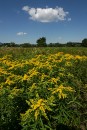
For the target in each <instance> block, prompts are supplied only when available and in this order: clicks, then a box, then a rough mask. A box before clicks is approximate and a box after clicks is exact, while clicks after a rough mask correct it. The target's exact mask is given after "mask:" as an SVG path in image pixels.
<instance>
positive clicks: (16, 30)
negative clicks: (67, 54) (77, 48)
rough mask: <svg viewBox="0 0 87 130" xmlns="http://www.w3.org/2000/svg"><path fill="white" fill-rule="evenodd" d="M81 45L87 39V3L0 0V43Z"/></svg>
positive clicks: (52, 0)
mask: <svg viewBox="0 0 87 130" xmlns="http://www.w3.org/2000/svg"><path fill="white" fill-rule="evenodd" d="M40 37H46V39H47V43H50V42H53V43H54V42H60V43H66V42H68V41H76V42H81V41H82V39H84V38H87V0H0V42H15V43H18V44H19V43H24V42H29V43H33V44H35V43H36V40H37V39H38V38H40Z"/></svg>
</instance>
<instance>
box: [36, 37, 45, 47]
mask: <svg viewBox="0 0 87 130" xmlns="http://www.w3.org/2000/svg"><path fill="white" fill-rule="evenodd" d="M36 42H37V46H38V47H46V46H47V44H46V38H45V37H42V38H39V39H38V40H37V41H36Z"/></svg>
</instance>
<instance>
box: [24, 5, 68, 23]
mask: <svg viewBox="0 0 87 130" xmlns="http://www.w3.org/2000/svg"><path fill="white" fill-rule="evenodd" d="M22 10H24V11H26V12H27V13H28V14H29V18H30V19H32V20H34V21H39V22H57V21H63V20H66V16H67V14H69V12H65V11H64V9H63V8H61V7H56V8H48V7H46V8H30V7H29V6H24V7H23V8H22Z"/></svg>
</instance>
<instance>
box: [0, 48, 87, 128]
mask: <svg viewBox="0 0 87 130" xmlns="http://www.w3.org/2000/svg"><path fill="white" fill-rule="evenodd" d="M0 117H1V118H0V130H65V129H67V130H68V129H69V130H74V129H75V130H86V128H87V48H82V47H59V48H58V47H57V48H55V47H44V48H42V47H41V48H35V47H34V48H22V47H13V48H12V47H1V48H0Z"/></svg>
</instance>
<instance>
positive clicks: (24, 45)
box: [20, 43, 31, 47]
mask: <svg viewBox="0 0 87 130" xmlns="http://www.w3.org/2000/svg"><path fill="white" fill-rule="evenodd" d="M20 46H21V47H31V44H30V43H23V44H20Z"/></svg>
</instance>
